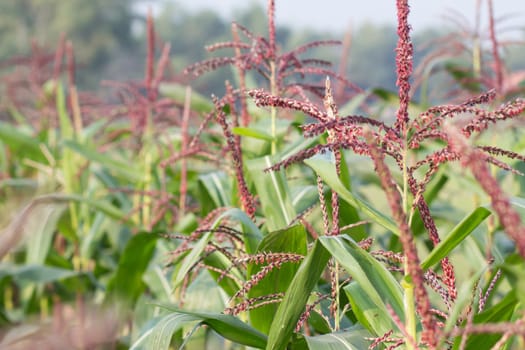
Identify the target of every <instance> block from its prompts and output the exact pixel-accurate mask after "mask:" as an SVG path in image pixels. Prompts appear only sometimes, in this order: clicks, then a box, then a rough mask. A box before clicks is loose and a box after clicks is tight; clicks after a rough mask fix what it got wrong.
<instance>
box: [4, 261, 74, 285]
mask: <svg viewBox="0 0 525 350" xmlns="http://www.w3.org/2000/svg"><path fill="white" fill-rule="evenodd" d="M76 275H78V272H77V271H73V270H67V269H62V268H58V267H51V266H44V265H37V264H26V265H13V264H9V263H1V264H0V280H1V279H2V278H4V277H7V276H11V277H13V280H14V281H15V282H22V281H23V282H32V283H49V282H54V281H58V280H61V279H64V278H69V277H73V276H76Z"/></svg>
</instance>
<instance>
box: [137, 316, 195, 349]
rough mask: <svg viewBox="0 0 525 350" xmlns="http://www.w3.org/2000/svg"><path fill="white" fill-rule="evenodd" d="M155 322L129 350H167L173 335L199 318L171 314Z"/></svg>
mask: <svg viewBox="0 0 525 350" xmlns="http://www.w3.org/2000/svg"><path fill="white" fill-rule="evenodd" d="M156 321H157V322H156V323H155V324H154V325H153V326H152V327H151V328H149V329H147V330H146V331H145V332H144V333H143V334H142V335H141V336H140V337H139V338H138V339H137V340H136V341H135V342H134V343H133V344H132V345H131V347H130V350H142V349H144V350H146V349H158V350H168V349H169V348H170V343H171V338H172V336H173V334H174V333H175V332H177V331H178V330H180V329H182V328H183V327H184V326H186V325H188V324H191V323H195V322H198V321H199V318H198V317H196V316H192V315H187V314H181V313H172V314H169V315H166V316H164V317H162V318H160V319H158V320H156Z"/></svg>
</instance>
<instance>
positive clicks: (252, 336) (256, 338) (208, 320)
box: [151, 304, 267, 349]
mask: <svg viewBox="0 0 525 350" xmlns="http://www.w3.org/2000/svg"><path fill="white" fill-rule="evenodd" d="M158 305H159V306H160V307H162V308H165V309H167V310H170V311H172V312H173V314H174V315H188V316H191V317H192V318H193V319H192V320H198V321H199V322H201V323H202V324H205V325H208V326H209V327H210V328H211V329H213V330H214V331H215V332H217V333H218V334H220V335H221V336H223V337H224V338H226V339H229V340H231V341H233V342H235V343H238V344H242V345H246V346H251V347H254V348H258V349H262V348H264V347H265V346H266V341H267V337H266V335H264V334H262V333H261V332H259V331H258V330H256V329H254V328H252V327H251V326H249V325H248V324H246V323H244V322H242V321H241V320H239V319H238V318H236V317H234V316H232V315H225V314H217V313H207V312H192V311H186V310H179V309H177V308H175V307H172V306H171V305H166V304H158ZM178 322H180V320H178ZM181 326H182V325H181ZM151 349H158V348H154V347H151Z"/></svg>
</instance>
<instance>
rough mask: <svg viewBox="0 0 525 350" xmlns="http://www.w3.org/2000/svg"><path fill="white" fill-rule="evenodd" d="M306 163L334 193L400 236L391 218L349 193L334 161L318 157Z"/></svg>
mask: <svg viewBox="0 0 525 350" xmlns="http://www.w3.org/2000/svg"><path fill="white" fill-rule="evenodd" d="M304 162H305V164H306V165H308V166H309V167H311V168H312V169H313V170H314V171H315V172H316V173H317V175H319V176H320V177H321V179H323V181H324V182H326V184H327V185H328V186H329V187H330V188H331V189H332V190H333V191H335V192H337V194H338V195H339V196H340V197H341V198H342V199H343V200H345V201H346V202H348V203H349V204H351V205H352V206H353V207H355V208H356V209H357V210H358V211H360V212H363V213H365V214H367V215H368V216H369V217H370V218H371V219H372V220H374V221H375V222H376V223H377V224H379V225H381V226H383V227H384V228H386V229H387V230H389V231H391V232H392V233H394V234H396V235H399V229H398V227H397V226H396V224H395V223H394V221H393V220H392V219H391V218H390V217H388V216H386V215H385V214H383V213H381V212H380V211H379V210H377V209H375V208H374V207H372V206H371V205H370V204H369V203H368V202H366V201H365V200H364V199H362V198H360V197H359V196H358V195H357V194H355V193H353V192H351V191H349V190H348V189H347V188H346V187H345V185H343V183H342V182H341V180H340V179H339V177H338V176H337V173H336V170H335V164H334V162H333V161H330V160H327V159H326V157H323V156H319V155H317V156H314V157H312V158H310V159H307V160H305V161H304Z"/></svg>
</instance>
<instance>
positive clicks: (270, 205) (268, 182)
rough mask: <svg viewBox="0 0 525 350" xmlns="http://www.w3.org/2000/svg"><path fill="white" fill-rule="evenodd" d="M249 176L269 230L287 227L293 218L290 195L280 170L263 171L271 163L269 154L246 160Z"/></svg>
mask: <svg viewBox="0 0 525 350" xmlns="http://www.w3.org/2000/svg"><path fill="white" fill-rule="evenodd" d="M246 163H247V164H246V166H247V167H248V171H249V173H250V177H251V179H252V181H253V182H254V184H255V188H256V189H257V195H258V196H259V199H260V202H261V208H262V211H263V213H264V217H265V218H266V225H267V227H268V230H269V231H277V230H280V229H283V228H285V227H287V226H288V225H289V224H290V223H291V222H292V220H293V219H294V218H295V216H296V213H295V209H294V207H293V205H292V197H291V194H290V190H289V188H288V184H287V181H286V178H285V176H284V173H283V172H282V171H271V172H264V169H266V168H269V167H270V166H271V165H272V161H271V158H270V157H269V156H266V157H262V158H257V159H252V160H249V161H248V162H246Z"/></svg>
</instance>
